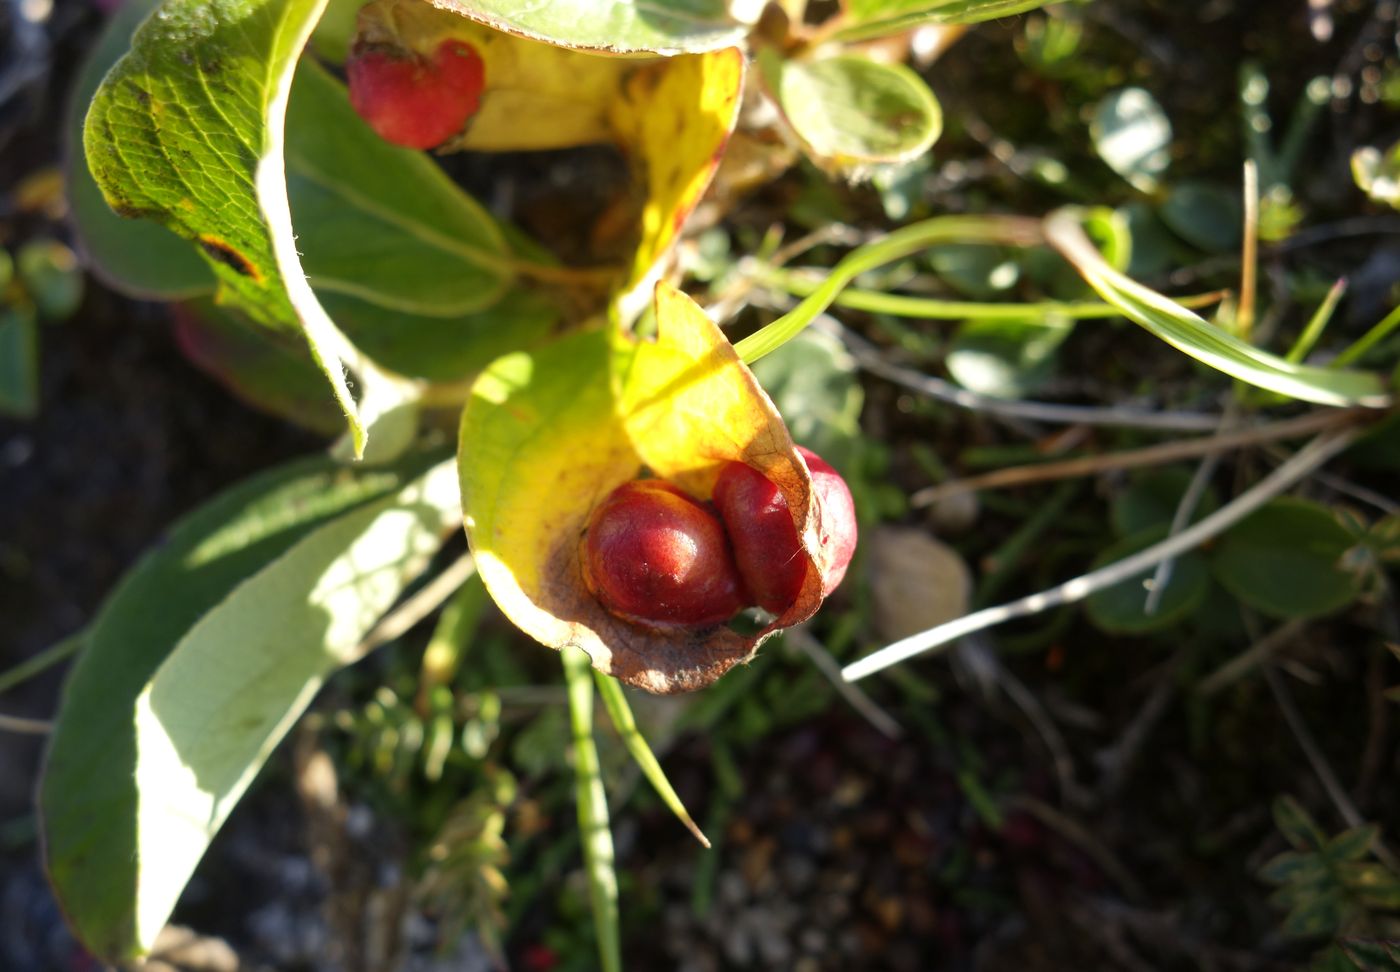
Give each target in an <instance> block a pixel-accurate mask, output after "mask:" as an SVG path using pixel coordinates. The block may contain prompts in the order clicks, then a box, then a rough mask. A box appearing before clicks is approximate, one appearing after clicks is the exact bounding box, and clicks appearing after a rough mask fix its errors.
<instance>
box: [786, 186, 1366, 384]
mask: <svg viewBox="0 0 1400 972" xmlns="http://www.w3.org/2000/svg"><path fill="white" fill-rule="evenodd" d="M1045 235H1046V238H1047V239H1048V240H1049V242H1050V244H1051V245H1052V246H1054V247H1055V248H1056V249H1057V250H1059V252H1060V253H1061V255H1063V256H1064V257H1065V259H1067V260H1068V261H1069V262H1070V263H1072V264H1073V265H1074V266H1075V268H1076V269H1077V270H1078V271H1079V273H1080V275H1081V276H1083V278H1084V279H1085V281H1086V282H1087V283H1088V284H1089V286H1091V287H1093V288H1094V290H1095V291H1097V292H1098V294H1099V296H1100V297H1102V298H1103V299H1104V300H1106V301H1108V303H1110V304H1113V305H1114V306H1115V307H1117V308H1118V309H1119V310H1121V311H1122V312H1123V316H1124V317H1126V318H1128V319H1129V320H1130V321H1133V322H1134V323H1136V324H1139V325H1141V326H1142V327H1144V328H1146V329H1147V330H1148V331H1150V332H1152V333H1153V334H1155V335H1156V336H1157V337H1159V338H1161V339H1162V340H1163V341H1165V342H1167V343H1168V344H1170V345H1171V346H1172V347H1174V348H1176V349H1177V350H1179V351H1182V352H1185V353H1186V354H1189V355H1190V356H1191V357H1193V358H1195V359H1196V360H1197V361H1200V362H1201V363H1203V364H1206V365H1209V366H1210V367H1212V368H1214V369H1216V370H1217V371H1220V372H1223V373H1224V374H1227V375H1229V376H1230V377H1232V378H1237V379H1239V380H1240V381H1243V382H1245V383H1247V384H1250V385H1256V386H1258V387H1259V388H1264V389H1267V390H1269V391H1274V392H1278V393H1280V394H1282V395H1287V396H1289V397H1290V398H1296V399H1299V400H1301V401H1305V402H1317V403H1318V404H1321V405H1363V406H1367V407H1372V408H1383V407H1385V406H1387V405H1388V404H1390V396H1389V395H1387V394H1386V390H1385V384H1384V382H1383V381H1382V379H1381V378H1380V376H1379V375H1376V374H1372V373H1369V372H1361V371H1340V370H1336V369H1331V368H1315V367H1309V366H1307V365H1301V364H1294V363H1292V362H1289V361H1285V360H1284V359H1283V358H1280V357H1278V356H1277V355H1274V354H1269V353H1268V352H1267V351H1261V350H1259V349H1258V348H1256V347H1254V346H1253V345H1250V344H1247V343H1246V342H1244V341H1242V340H1240V339H1239V338H1237V337H1235V336H1234V335H1232V334H1228V333H1226V332H1225V331H1223V330H1221V329H1220V328H1218V327H1213V326H1212V325H1211V324H1210V323H1208V322H1207V321H1205V320H1204V319H1203V318H1201V317H1200V316H1199V315H1197V314H1193V313H1192V312H1191V311H1189V310H1187V309H1186V308H1184V307H1182V306H1181V305H1180V304H1177V303H1175V302H1173V301H1172V300H1170V299H1169V298H1167V297H1163V296H1162V295H1161V294H1159V293H1157V292H1156V291H1154V290H1151V289H1149V288H1147V287H1144V286H1143V285H1142V284H1140V283H1138V282H1137V281H1135V280H1132V279H1130V278H1128V277H1126V276H1124V275H1123V274H1121V273H1119V272H1118V271H1117V270H1114V269H1113V268H1112V267H1111V266H1109V265H1108V263H1107V262H1106V261H1105V260H1104V259H1103V257H1102V256H1101V255H1100V254H1099V252H1098V250H1096V249H1094V246H1093V244H1092V243H1090V242H1089V238H1088V237H1087V236H1086V235H1085V234H1084V231H1083V230H1082V229H1081V228H1080V225H1079V213H1078V211H1077V210H1075V209H1073V208H1067V209H1061V210H1058V211H1057V212H1055V213H1052V214H1051V215H1050V216H1049V218H1047V219H1046V221H1045ZM759 333H760V334H761V333H762V332H761V331H760V332H759Z"/></svg>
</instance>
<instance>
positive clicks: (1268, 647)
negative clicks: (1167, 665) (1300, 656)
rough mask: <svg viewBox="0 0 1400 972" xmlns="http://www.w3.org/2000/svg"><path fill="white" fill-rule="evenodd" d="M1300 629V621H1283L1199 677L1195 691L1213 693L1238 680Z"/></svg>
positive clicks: (1287, 641) (1301, 626)
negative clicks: (1203, 676) (1232, 656)
mask: <svg viewBox="0 0 1400 972" xmlns="http://www.w3.org/2000/svg"><path fill="white" fill-rule="evenodd" d="M1302 630H1303V622H1302V621H1298V620H1294V621H1285V622H1284V623H1283V624H1281V625H1279V626H1278V627H1277V628H1275V629H1274V630H1273V631H1270V632H1269V633H1268V634H1266V635H1265V636H1264V637H1262V638H1260V639H1259V640H1258V641H1256V642H1254V644H1252V645H1250V646H1249V647H1248V648H1246V649H1245V650H1244V651H1242V652H1240V653H1239V654H1238V655H1236V656H1235V657H1234V658H1231V659H1230V660H1229V661H1227V662H1226V663H1225V664H1223V665H1221V666H1220V667H1219V668H1217V669H1216V670H1215V671H1213V672H1211V673H1210V674H1209V675H1207V676H1206V677H1205V678H1203V679H1201V681H1200V683H1199V684H1197V686H1196V691H1197V692H1199V693H1201V694H1202V695H1214V694H1215V693H1217V692H1219V691H1220V690H1221V689H1223V688H1225V687H1226V686H1228V685H1231V684H1233V683H1234V682H1236V681H1238V680H1239V679H1240V677H1241V676H1243V675H1244V674H1245V673H1246V672H1248V671H1249V670H1250V669H1251V668H1254V667H1255V666H1256V665H1260V664H1263V663H1264V662H1266V661H1267V660H1268V659H1269V657H1270V656H1271V655H1272V654H1273V653H1274V652H1276V651H1278V650H1279V649H1280V648H1282V647H1283V646H1284V645H1286V644H1288V643H1289V642H1290V641H1292V640H1293V639H1294V638H1296V637H1298V635H1299V634H1300V633H1301V632H1302Z"/></svg>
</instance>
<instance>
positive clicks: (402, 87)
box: [345, 40, 486, 149]
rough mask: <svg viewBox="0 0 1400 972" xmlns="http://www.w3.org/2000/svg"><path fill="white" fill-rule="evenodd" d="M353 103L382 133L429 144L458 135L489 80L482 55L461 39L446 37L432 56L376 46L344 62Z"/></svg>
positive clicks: (413, 145) (422, 145) (415, 143)
mask: <svg viewBox="0 0 1400 972" xmlns="http://www.w3.org/2000/svg"><path fill="white" fill-rule="evenodd" d="M345 75H346V80H347V81H348V82H349V85H350V104H351V106H352V107H353V108H354V109H355V113H356V114H358V115H359V116H360V117H361V118H363V119H364V120H365V121H367V122H368V123H369V125H370V127H371V128H373V129H374V130H375V132H377V133H378V134H379V137H380V138H382V139H384V140H385V141H387V142H393V143H394V144H395V145H404V146H407V147H408V148H415V149H430V148H433V147H435V146H438V145H441V144H442V143H443V142H446V141H447V140H448V139H450V138H452V137H453V136H455V135H457V134H459V133H460V132H461V131H462V128H463V127H464V126H465V125H466V123H467V119H469V118H471V116H472V115H474V114H476V110H477V107H478V106H479V105H480V104H481V89H482V87H483V86H484V85H485V82H486V72H485V67H484V65H483V64H482V62H481V57H480V55H478V54H477V53H476V51H475V50H474V49H473V48H472V47H471V45H470V44H465V43H463V42H461V41H454V40H445V41H443V42H442V43H441V44H439V45H438V47H437V50H436V51H434V52H433V56H432V59H431V60H429V59H426V58H422V57H419V56H418V55H416V54H414V53H412V52H402V53H401V52H398V51H386V50H383V49H381V48H376V47H371V48H367V49H365V50H363V51H356V52H355V53H354V54H352V55H351V57H350V60H349V62H348V63H347V64H346V65H345Z"/></svg>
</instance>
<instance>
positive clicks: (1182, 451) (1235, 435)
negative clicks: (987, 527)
mask: <svg viewBox="0 0 1400 972" xmlns="http://www.w3.org/2000/svg"><path fill="white" fill-rule="evenodd" d="M1368 414H1371V413H1369V412H1367V411H1364V410H1360V409H1345V410H1337V409H1326V410H1320V411H1315V412H1308V413H1307V414H1305V415H1299V416H1297V417H1296V418H1291V419H1284V420H1283V421H1281V422H1271V423H1269V424H1267V425H1257V426H1254V427H1253V428H1248V429H1239V430H1237V431H1234V432H1223V433H1221V434H1220V435H1214V436H1210V437H1208V438H1202V439H1182V440H1178V441H1176V442H1163V443H1161V444H1160V445H1154V446H1147V447H1146V448H1143V449H1129V450H1126V451H1124V452H1110V453H1105V454H1103V455H1097V456H1077V457H1075V458H1073V459H1061V460H1058V461H1056V462H1039V463H1033V464H1031V465H1027V466H1008V467H1006V468H1004V469H995V470H993V471H991V472H989V473H983V474H982V475H980V476H969V477H967V478H966V479H954V480H952V481H951V482H946V483H939V484H938V485H937V486H929V487H927V488H926V489H921V490H919V491H918V492H916V493H915V494H914V495H913V496H911V497H910V499H909V502H910V504H911V505H912V506H914V507H922V506H929V505H931V504H933V503H936V502H938V501H939V500H941V499H944V498H946V497H948V496H952V495H954V494H956V493H965V492H969V491H972V490H978V489H1005V488H1007V487H1011V486H1025V485H1028V484H1030V483H1043V482H1049V481H1053V480H1058V479H1071V478H1073V477H1076V476H1092V475H1094V474H1096V473H1101V472H1109V471H1111V470H1116V469H1137V468H1139V467H1141V466H1159V465H1162V464H1164V463H1168V462H1176V461H1178V460H1181V459H1193V458H1196V457H1198V456H1208V455H1211V454H1213V453H1218V452H1229V451H1231V450H1233V449H1241V448H1244V447H1246V446H1252V445H1259V444H1260V443H1264V442H1277V441H1280V440H1283V439H1296V438H1301V437H1302V436H1305V435H1312V434H1315V433H1317V432H1322V431H1326V430H1328V429H1332V428H1336V427H1338V426H1343V425H1346V424H1348V423H1350V422H1355V421H1357V420H1358V419H1360V418H1362V417H1363V416H1365V415H1368Z"/></svg>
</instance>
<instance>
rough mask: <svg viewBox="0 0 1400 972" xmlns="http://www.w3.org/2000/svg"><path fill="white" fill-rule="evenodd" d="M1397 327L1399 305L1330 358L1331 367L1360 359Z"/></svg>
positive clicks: (1337, 366)
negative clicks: (1339, 352)
mask: <svg viewBox="0 0 1400 972" xmlns="http://www.w3.org/2000/svg"><path fill="white" fill-rule="evenodd" d="M1397 327H1400V307H1397V308H1395V309H1394V310H1393V311H1391V312H1390V313H1389V314H1387V315H1385V317H1384V318H1383V319H1382V320H1381V322H1380V323H1379V324H1377V325H1376V326H1375V327H1373V328H1371V329H1370V330H1369V331H1367V332H1366V333H1365V334H1363V335H1361V336H1360V337H1359V338H1357V339H1356V340H1355V341H1353V342H1352V343H1351V345H1350V346H1349V347H1347V348H1346V349H1345V350H1344V351H1342V353H1341V354H1339V355H1337V357H1335V358H1334V359H1332V367H1334V368H1344V367H1346V366H1347V365H1349V364H1351V363H1352V362H1354V361H1360V360H1361V359H1362V358H1364V357H1365V356H1366V353H1367V352H1368V351H1370V350H1371V349H1372V348H1374V347H1375V346H1376V345H1377V344H1380V343H1381V342H1382V341H1384V340H1385V339H1386V338H1387V337H1389V336H1390V332H1391V331H1393V330H1395V329H1396V328H1397Z"/></svg>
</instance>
